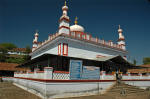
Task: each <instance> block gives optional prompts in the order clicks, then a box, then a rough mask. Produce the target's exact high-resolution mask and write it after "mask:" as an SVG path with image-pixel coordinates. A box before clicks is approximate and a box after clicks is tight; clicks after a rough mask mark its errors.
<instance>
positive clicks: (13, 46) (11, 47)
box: [0, 43, 17, 50]
mask: <svg viewBox="0 0 150 99" xmlns="http://www.w3.org/2000/svg"><path fill="white" fill-rule="evenodd" d="M0 46H2V47H4V48H6V49H7V50H12V49H13V48H17V46H16V45H15V44H12V43H1V44H0Z"/></svg>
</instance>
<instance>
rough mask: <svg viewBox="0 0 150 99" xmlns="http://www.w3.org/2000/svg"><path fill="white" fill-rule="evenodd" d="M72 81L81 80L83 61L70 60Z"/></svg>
mask: <svg viewBox="0 0 150 99" xmlns="http://www.w3.org/2000/svg"><path fill="white" fill-rule="evenodd" d="M69 72H70V79H71V80H79V79H81V74H82V61H81V60H70V70H69Z"/></svg>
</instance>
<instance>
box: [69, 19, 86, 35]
mask: <svg viewBox="0 0 150 99" xmlns="http://www.w3.org/2000/svg"><path fill="white" fill-rule="evenodd" d="M77 19H78V18H77V17H76V18H75V22H74V23H75V25H72V26H70V31H71V32H84V28H83V27H82V26H80V25H78V21H77Z"/></svg>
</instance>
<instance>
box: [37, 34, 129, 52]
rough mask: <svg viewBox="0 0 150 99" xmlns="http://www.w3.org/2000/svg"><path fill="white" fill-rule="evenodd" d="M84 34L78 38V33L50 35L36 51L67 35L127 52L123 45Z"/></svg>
mask: <svg viewBox="0 0 150 99" xmlns="http://www.w3.org/2000/svg"><path fill="white" fill-rule="evenodd" d="M82 34H83V35H84V36H83V35H79V36H77V33H75V34H73V33H70V34H65V33H62V34H59V33H55V34H51V35H49V37H48V40H45V41H44V42H42V43H39V44H38V47H37V48H36V49H38V48H40V47H41V46H43V45H45V44H47V43H48V42H50V41H52V40H54V39H55V38H56V37H58V36H60V35H65V36H68V37H73V38H77V39H80V40H86V41H88V42H92V43H96V44H101V45H103V46H106V47H109V48H114V49H117V50H121V51H126V50H125V49H123V47H122V45H118V44H115V43H113V42H112V41H111V40H110V41H105V40H101V39H99V38H97V37H96V38H95V37H92V36H91V35H89V34H86V33H82ZM36 49H35V50H36Z"/></svg>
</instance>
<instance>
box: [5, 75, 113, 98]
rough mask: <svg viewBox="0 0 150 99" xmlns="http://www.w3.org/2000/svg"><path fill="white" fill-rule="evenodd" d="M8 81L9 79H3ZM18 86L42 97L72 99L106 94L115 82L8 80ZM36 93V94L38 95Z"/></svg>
mask: <svg viewBox="0 0 150 99" xmlns="http://www.w3.org/2000/svg"><path fill="white" fill-rule="evenodd" d="M3 80H7V78H3ZM8 80H11V81H13V82H14V83H16V84H19V85H21V86H24V87H26V88H27V89H28V90H34V91H36V92H37V93H40V94H41V95H42V96H44V97H47V99H50V98H58V97H61V98H63V97H72V96H81V95H92V94H98V93H104V92H105V91H106V90H107V89H108V88H110V87H111V86H112V85H113V84H114V83H115V82H96V81H95V82H90V81H87V82H82V81H81V82H80V81H79V82H67V81H66V82H61V81H60V82H46V83H45V82H40V81H33V80H25V79H19V78H12V79H8ZM37 93H36V94H37Z"/></svg>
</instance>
